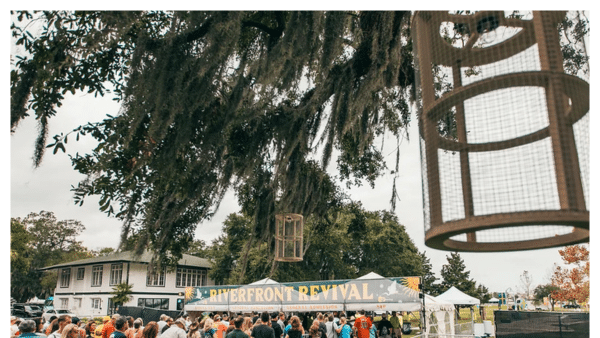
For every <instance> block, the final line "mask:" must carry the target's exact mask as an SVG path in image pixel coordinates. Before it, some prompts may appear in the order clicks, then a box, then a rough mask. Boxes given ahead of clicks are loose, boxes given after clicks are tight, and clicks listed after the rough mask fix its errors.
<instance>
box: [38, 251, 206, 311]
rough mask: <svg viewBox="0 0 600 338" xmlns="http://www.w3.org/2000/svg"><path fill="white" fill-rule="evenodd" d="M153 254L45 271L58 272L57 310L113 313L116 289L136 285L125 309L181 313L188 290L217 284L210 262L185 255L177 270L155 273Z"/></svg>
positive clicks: (84, 261)
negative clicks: (211, 278)
mask: <svg viewBox="0 0 600 338" xmlns="http://www.w3.org/2000/svg"><path fill="white" fill-rule="evenodd" d="M151 258H152V254H151V253H149V252H146V253H144V254H142V256H141V257H139V258H136V257H135V256H134V254H133V251H126V252H118V253H114V254H111V255H108V256H101V257H93V258H88V259H82V260H78V261H74V262H69V263H62V264H57V265H52V266H48V267H45V268H43V269H42V270H57V272H58V281H57V283H56V289H54V307H55V308H56V309H65V310H71V312H73V313H75V314H76V315H78V316H79V317H99V316H105V315H107V314H109V311H110V309H112V307H113V304H112V300H111V298H112V297H113V296H114V295H112V294H111V292H113V288H114V287H115V286H116V285H117V284H120V283H123V282H125V283H127V284H133V288H132V293H131V296H132V298H131V300H130V301H129V302H128V303H126V304H123V306H140V307H148V308H155V309H162V310H181V307H182V305H183V299H184V297H183V296H180V294H184V293H185V288H186V287H196V286H206V285H214V282H213V281H212V280H210V279H209V278H208V271H209V270H210V267H211V264H210V262H209V261H208V260H207V259H204V258H199V257H195V256H191V255H185V254H184V255H183V257H182V259H180V260H179V262H178V265H177V268H176V269H172V271H170V270H169V269H163V271H160V272H158V271H157V272H153V271H152V270H151V265H150V264H149V263H150V261H151Z"/></svg>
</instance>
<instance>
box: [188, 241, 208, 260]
mask: <svg viewBox="0 0 600 338" xmlns="http://www.w3.org/2000/svg"><path fill="white" fill-rule="evenodd" d="M207 250H208V246H207V245H206V242H205V241H204V240H201V239H196V240H194V241H193V242H192V244H190V247H189V248H188V249H187V251H186V254H188V255H192V256H196V257H201V258H206V255H207V252H206V251H207Z"/></svg>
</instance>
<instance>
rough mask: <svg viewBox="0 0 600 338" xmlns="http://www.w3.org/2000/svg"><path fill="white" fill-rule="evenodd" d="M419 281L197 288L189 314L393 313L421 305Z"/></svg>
mask: <svg viewBox="0 0 600 338" xmlns="http://www.w3.org/2000/svg"><path fill="white" fill-rule="evenodd" d="M419 282H420V278H419V277H392V278H383V277H381V278H362V279H361V278H359V279H355V280H329V281H314V282H293V283H278V282H275V281H273V280H269V279H264V280H261V281H258V282H255V283H252V284H249V285H243V286H240V285H227V286H207V287H197V288H195V292H194V294H193V295H192V299H191V300H190V301H189V302H187V304H186V310H187V311H234V312H249V311H269V312H273V311H295V312H310V311H341V310H344V309H346V310H351V309H354V308H361V309H365V310H370V309H373V310H383V311H385V310H390V311H393V309H395V308H398V307H399V306H398V305H399V304H408V303H417V304H418V303H419V290H418V285H419Z"/></svg>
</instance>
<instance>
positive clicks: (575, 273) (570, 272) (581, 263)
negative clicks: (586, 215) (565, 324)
mask: <svg viewBox="0 0 600 338" xmlns="http://www.w3.org/2000/svg"><path fill="white" fill-rule="evenodd" d="M558 252H559V253H560V256H561V258H562V260H563V263H564V264H566V265H567V266H570V268H565V267H561V266H559V265H556V266H555V267H554V274H553V275H552V285H554V286H556V287H557V288H559V290H558V291H556V292H554V294H553V295H554V297H555V298H556V300H560V301H575V300H576V301H578V302H580V303H583V302H587V301H588V300H589V298H590V251H589V249H588V248H587V246H585V245H571V246H567V247H565V248H563V249H561V250H559V251H558Z"/></svg>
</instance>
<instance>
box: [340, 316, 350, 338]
mask: <svg viewBox="0 0 600 338" xmlns="http://www.w3.org/2000/svg"><path fill="white" fill-rule="evenodd" d="M336 332H337V334H338V337H339V338H350V335H351V334H352V327H351V326H350V324H348V320H347V319H346V317H344V316H340V325H339V326H338V328H337V329H336Z"/></svg>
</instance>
